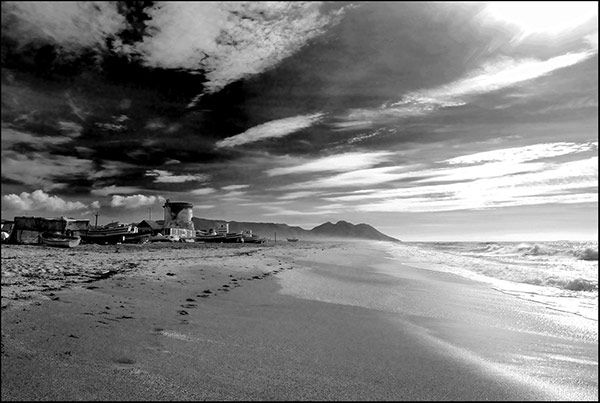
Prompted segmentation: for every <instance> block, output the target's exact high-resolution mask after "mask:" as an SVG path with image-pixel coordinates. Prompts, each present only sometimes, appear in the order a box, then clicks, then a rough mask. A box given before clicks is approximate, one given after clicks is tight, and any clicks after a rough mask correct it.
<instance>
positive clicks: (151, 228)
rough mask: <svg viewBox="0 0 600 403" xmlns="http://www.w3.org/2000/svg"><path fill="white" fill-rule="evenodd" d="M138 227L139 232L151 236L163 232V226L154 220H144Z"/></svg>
mask: <svg viewBox="0 0 600 403" xmlns="http://www.w3.org/2000/svg"><path fill="white" fill-rule="evenodd" d="M137 227H138V230H139V232H143V233H148V234H151V235H157V234H158V233H162V231H163V226H162V225H161V224H159V223H157V222H156V221H153V220H143V221H142V222H140V223H139V224H137Z"/></svg>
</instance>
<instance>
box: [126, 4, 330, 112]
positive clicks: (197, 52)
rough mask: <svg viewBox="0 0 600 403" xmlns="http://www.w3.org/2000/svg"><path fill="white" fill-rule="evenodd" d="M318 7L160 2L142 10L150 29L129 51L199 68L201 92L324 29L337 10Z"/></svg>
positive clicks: (163, 63)
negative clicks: (203, 78)
mask: <svg viewBox="0 0 600 403" xmlns="http://www.w3.org/2000/svg"><path fill="white" fill-rule="evenodd" d="M320 9H321V3H320V2H232V3H217V2H160V3H157V4H156V5H155V6H153V7H151V8H150V9H149V10H148V11H147V13H148V15H149V16H150V17H151V18H150V20H149V21H147V25H148V32H151V34H149V35H147V36H146V38H145V40H144V42H143V43H141V44H140V45H138V46H136V47H135V48H133V49H130V51H132V52H135V53H140V54H141V55H142V56H143V58H144V60H145V62H146V63H147V64H148V65H150V66H154V67H161V68H170V69H186V70H202V71H204V72H205V73H206V77H207V79H208V82H207V83H206V84H205V85H206V92H215V91H218V90H220V89H221V88H223V87H224V86H225V85H227V84H229V83H231V82H233V81H236V80H239V79H241V78H244V77H247V76H250V75H253V74H257V73H261V72H263V71H265V70H267V69H268V68H271V67H272V66H274V65H275V64H277V63H279V62H280V61H281V60H283V59H284V58H286V57H288V56H290V55H291V54H293V53H295V52H296V51H297V50H298V49H300V48H301V47H302V46H304V45H305V44H306V43H307V42H308V41H309V40H310V39H312V38H314V37H316V36H318V35H320V34H321V33H323V32H324V31H325V30H326V29H327V28H328V27H329V26H331V25H332V24H333V23H334V22H335V21H336V16H337V15H339V12H338V13H336V12H334V13H329V14H326V13H323V12H321V10H320ZM124 50H127V49H126V48H124ZM196 100H197V99H196Z"/></svg>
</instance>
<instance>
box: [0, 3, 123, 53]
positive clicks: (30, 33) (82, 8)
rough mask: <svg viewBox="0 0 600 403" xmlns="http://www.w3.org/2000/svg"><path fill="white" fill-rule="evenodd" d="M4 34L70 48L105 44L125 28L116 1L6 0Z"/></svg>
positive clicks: (29, 41) (79, 50)
mask: <svg viewBox="0 0 600 403" xmlns="http://www.w3.org/2000/svg"><path fill="white" fill-rule="evenodd" d="M2 22H3V23H2V28H3V34H6V33H8V34H10V36H11V38H13V39H15V40H17V41H18V42H19V43H20V44H21V45H26V44H29V43H36V42H37V43H40V42H41V43H53V44H56V45H59V46H60V47H61V48H63V49H64V50H66V51H68V52H75V53H79V52H81V51H83V50H84V49H87V48H99V49H101V48H104V47H105V46H106V38H107V37H108V36H112V35H114V34H116V33H117V32H119V31H120V30H122V29H123V28H125V26H126V21H125V17H124V16H123V15H121V14H119V13H118V11H117V5H116V3H114V2H105V1H81V2H70V1H68V2H67V1H60V2H59V1H56V2H50V1H40V2H28V1H18V2H17V1H15V2H12V1H11V2H2Z"/></svg>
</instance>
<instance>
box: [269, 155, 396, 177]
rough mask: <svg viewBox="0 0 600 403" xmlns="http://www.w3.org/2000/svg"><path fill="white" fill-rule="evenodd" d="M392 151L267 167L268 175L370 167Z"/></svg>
mask: <svg viewBox="0 0 600 403" xmlns="http://www.w3.org/2000/svg"><path fill="white" fill-rule="evenodd" d="M393 154H394V153H391V152H387V151H379V152H351V153H345V154H338V155H330V156H328V157H323V158H319V159H315V160H312V161H309V162H305V163H303V164H300V165H295V166H291V167H281V168H273V169H269V170H267V171H265V172H266V174H267V175H269V176H277V175H289V174H296V173H307V172H327V171H342V172H343V171H348V170H356V169H362V168H370V167H372V166H374V165H377V164H379V163H381V162H386V161H388V160H389V157H390V156H392V155H393Z"/></svg>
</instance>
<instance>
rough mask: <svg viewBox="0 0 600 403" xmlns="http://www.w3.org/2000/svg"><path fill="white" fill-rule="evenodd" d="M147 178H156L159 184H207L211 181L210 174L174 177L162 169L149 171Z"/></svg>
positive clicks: (155, 180)
mask: <svg viewBox="0 0 600 403" xmlns="http://www.w3.org/2000/svg"><path fill="white" fill-rule="evenodd" d="M146 176H154V177H155V179H154V182H157V183H183V182H192V181H199V182H205V181H207V180H208V179H210V175H208V174H191V175H173V174H172V173H171V172H169V171H163V170H161V169H151V170H148V171H146Z"/></svg>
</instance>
